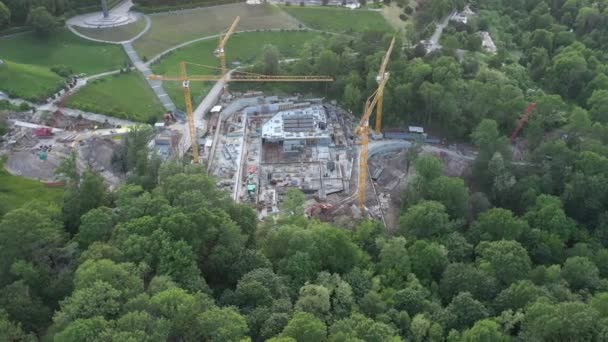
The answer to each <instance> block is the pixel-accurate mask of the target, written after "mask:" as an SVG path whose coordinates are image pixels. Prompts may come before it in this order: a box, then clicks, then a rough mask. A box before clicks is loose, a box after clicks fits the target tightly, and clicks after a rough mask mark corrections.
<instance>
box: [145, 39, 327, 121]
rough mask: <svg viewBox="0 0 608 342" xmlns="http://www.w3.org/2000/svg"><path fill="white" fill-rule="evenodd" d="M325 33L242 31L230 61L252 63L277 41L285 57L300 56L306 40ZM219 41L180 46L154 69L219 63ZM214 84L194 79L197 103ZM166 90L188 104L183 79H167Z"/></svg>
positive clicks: (172, 72) (195, 71) (171, 72)
mask: <svg viewBox="0 0 608 342" xmlns="http://www.w3.org/2000/svg"><path fill="white" fill-rule="evenodd" d="M321 36H322V35H321V34H319V33H316V32H306V31H295V32H248V33H239V34H236V35H235V36H233V37H232V38H231V39H230V40H229V41H228V45H226V57H227V60H228V63H229V65H230V63H232V62H235V61H239V62H241V63H242V64H252V63H254V62H255V61H256V60H257V59H258V57H259V56H260V55H261V53H262V50H263V47H264V45H266V44H273V45H275V46H276V47H277V48H278V49H279V51H280V53H281V57H283V58H286V57H295V56H298V54H299V52H300V51H301V49H302V46H303V45H304V43H306V42H307V41H310V40H312V39H315V38H318V37H321ZM216 45H217V42H216V40H215V39H212V40H206V41H201V42H198V43H194V44H192V45H189V46H186V47H184V48H181V49H178V50H176V51H175V52H173V53H172V54H171V55H169V56H167V57H165V58H164V59H163V60H162V61H161V62H160V63H157V64H154V65H152V71H153V72H154V73H155V74H158V75H168V76H177V75H179V72H180V71H179V70H180V69H179V64H180V62H181V61H187V62H192V63H197V64H203V65H210V66H215V67H219V61H218V59H217V58H216V57H215V56H214V55H213V51H214V49H215V47H216ZM188 73H189V74H191V75H208V74H214V73H216V72H214V70H212V69H207V68H202V67H197V66H189V67H188ZM211 86H212V83H200V82H192V83H191V85H190V89H191V91H192V94H193V97H194V101H195V102H194V103H195V105H196V104H198V103H199V102H200V100H201V99H202V98H203V96H204V95H205V94H206V92H207V90H208V89H209V87H211ZM165 90H166V91H167V93H168V94H169V96H170V97H171V99H172V100H173V102H174V103H175V105H176V106H178V107H179V108H181V109H183V108H184V107H185V106H184V98H183V93H182V88H181V84H179V82H166V83H165Z"/></svg>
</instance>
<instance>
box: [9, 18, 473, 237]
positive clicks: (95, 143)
mask: <svg viewBox="0 0 608 342" xmlns="http://www.w3.org/2000/svg"><path fill="white" fill-rule="evenodd" d="M238 22H239V18H238V17H237V18H236V19H235V21H234V22H233V24H232V26H231V27H230V28H229V29H228V31H227V32H226V33H225V34H223V35H220V41H219V45H218V47H217V49H216V51H215V52H216V56H217V57H218V58H219V60H220V65H221V67H220V68H215V69H216V70H215V73H213V74H211V75H197V76H193V77H191V76H189V75H188V73H187V65H188V64H191V63H187V62H182V64H181V75H179V76H161V75H153V74H152V75H149V76H148V79H149V80H150V82H156V83H151V84H152V85H153V86H156V87H159V86H160V85H159V84H161V83H162V82H166V81H172V82H180V83H181V85H182V88H183V91H184V99H185V104H186V112H185V113H173V112H167V113H166V114H165V116H164V120H163V121H162V122H158V123H156V124H155V125H154V127H155V136H154V137H153V138H152V139H151V140H150V142H149V144H148V148H149V150H150V153H152V154H157V155H159V156H160V157H161V158H162V159H163V160H182V161H185V162H191V163H193V164H202V165H204V170H206V172H207V173H208V174H209V175H211V176H213V177H214V179H215V180H216V181H217V185H218V187H219V188H221V189H223V190H224V191H226V193H228V194H229V196H230V197H231V198H232V199H233V200H234V201H236V202H239V203H244V204H249V205H251V206H252V207H254V208H256V209H257V210H258V215H259V219H260V220H265V219H266V218H267V217H268V216H270V215H278V214H281V213H282V203H283V201H284V195H285V193H286V192H287V191H288V190H289V189H291V188H297V189H300V190H301V191H302V192H303V193H304V194H305V195H306V196H307V202H306V213H307V215H308V216H309V217H317V218H320V219H322V220H327V221H341V224H342V225H344V226H352V225H353V224H355V223H356V222H357V221H358V219H362V218H366V217H372V218H376V219H380V220H382V221H383V222H384V223H385V224H386V226H387V227H389V228H395V227H397V225H398V216H399V209H400V207H401V202H400V201H401V197H402V194H403V191H404V188H405V187H406V185H407V182H408V180H409V179H411V174H409V173H408V171H409V170H410V168H409V165H407V164H408V163H409V162H408V157H407V153H408V151H409V149H410V148H411V147H412V145H413V144H414V143H416V144H421V145H423V148H422V150H423V152H425V153H434V154H437V155H439V156H440V157H442V159H444V161H445V164H446V167H447V168H448V169H451V170H452V171H451V172H450V171H449V170H448V173H452V174H454V175H462V174H465V173H466V172H467V169H468V168H469V164H470V162H471V161H472V160H473V157H472V156H470V155H465V154H463V153H462V152H460V151H458V149H456V148H452V149H450V148H447V147H445V146H443V147H442V146H437V145H438V144H440V143H441V142H440V141H439V140H438V139H432V138H430V137H428V136H427V135H426V133H425V131H424V128H423V127H414V126H412V127H409V129H404V130H397V131H395V130H389V131H386V130H383V129H382V101H383V92H384V87H385V85H386V83H387V81H388V79H389V73H388V72H387V71H386V68H387V64H388V62H389V59H390V54H391V52H392V50H393V47H394V44H395V39H394V38H393V40H392V41H391V44H390V46H389V48H388V50H387V52H386V54H385V56H384V58H383V60H382V64H381V66H380V69H379V71H378V77H377V82H378V89H377V90H376V91H375V92H374V93H373V94H372V95H371V96H370V97H369V98H368V99H367V101H366V104H365V108H364V112H363V115H362V116H360V117H359V118H357V119H356V118H355V116H354V115H353V114H352V113H349V112H347V111H346V110H344V109H342V108H340V107H339V106H338V105H337V103H336V102H335V101H326V100H325V99H324V98H312V97H310V96H303V95H300V94H295V95H293V96H274V95H272V94H264V93H262V92H259V91H248V92H244V93H239V92H235V91H232V92H231V91H230V90H229V83H232V82H265V83H268V82H332V81H333V78H331V77H328V76H323V75H320V76H267V75H260V74H254V73H251V72H246V71H242V70H239V68H235V69H233V70H229V69H228V66H227V65H226V57H225V54H226V51H225V44H226V42H227V41H228V39H229V38H230V36H231V35H232V33H233V32H234V30H235V27H236V25H237V24H238ZM218 71H220V72H221V73H219V74H218V73H217V72H218ZM209 81H215V82H216V84H215V86H214V87H213V88H212V89H211V90H210V91H209V93H208V94H207V95H206V97H205V99H204V100H203V101H202V103H200V104H199V105H198V106H197V107H196V108H194V106H193V104H192V96H191V94H190V82H209ZM79 85H80V83H79V80H76V79H75V80H74V81H73V82H71V83H70V84H69V85H68V87H67V88H66V89H65V91H62V92H61V93H59V94H57V95H56V96H55V97H54V98H51V99H49V100H48V103H47V104H46V105H43V106H38V107H37V108H36V109H35V110H32V111H31V113H30V112H20V113H18V112H15V113H12V114H11V116H10V117H9V118H8V119H9V123H10V126H11V129H10V131H9V133H8V134H7V135H6V136H5V137H4V139H3V143H2V145H0V154H1V155H6V156H7V161H6V163H5V167H6V168H7V170H8V171H9V172H11V173H12V174H14V175H20V176H25V177H28V178H33V179H38V180H41V181H44V182H47V183H48V184H50V185H54V184H57V180H58V179H57V176H56V175H55V171H56V169H57V167H58V166H59V164H60V163H61V161H62V160H63V159H65V158H67V157H68V156H70V155H72V154H73V153H76V156H77V164H78V167H79V169H81V170H84V169H85V168H91V169H93V170H94V171H97V172H99V173H100V174H101V175H102V176H103V177H104V179H105V180H106V182H107V183H108V186H109V187H110V188H111V189H113V188H116V187H117V186H118V185H119V184H120V183H121V182H123V181H125V180H126V179H127V175H125V174H123V173H120V172H117V171H116V170H117V168H116V167H115V165H113V162H114V157H115V154H116V152H117V151H118V150H119V149H120V148H121V140H122V138H121V136H122V135H124V134H126V133H127V132H128V131H129V126H131V125H135V123H134V122H130V121H126V120H121V119H116V118H111V117H106V116H103V115H98V114H94V113H84V112H81V111H77V110H73V109H68V108H64V102H65V98H66V96H69V95H70V94H71V93H72V92H74V91H76V90H77V88H78V86H79ZM55 99H56V100H55ZM372 114H375V127H371V124H370V118H371V117H372ZM433 144H435V145H433ZM188 155H190V156H191V158H188ZM353 219H354V220H353Z"/></svg>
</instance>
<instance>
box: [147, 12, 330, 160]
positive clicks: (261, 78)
mask: <svg viewBox="0 0 608 342" xmlns="http://www.w3.org/2000/svg"><path fill="white" fill-rule="evenodd" d="M240 20H241V17H238V16H237V17H236V18H235V19H234V21H233V22H232V25H231V26H230V28H229V29H228V31H226V33H225V34H221V35H220V38H219V44H218V46H217V48H216V49H215V55H216V56H217V57H218V58H219V59H220V68H219V69H220V71H221V74H220V75H196V76H188V72H187V65H188V64H194V63H187V62H181V64H180V69H181V74H180V76H178V77H169V76H160V75H150V76H148V79H150V80H156V81H175V82H182V88H183V89H184V102H185V104H186V113H187V115H188V130H189V132H190V142H191V144H192V162H193V163H194V164H199V163H200V161H201V157H200V154H199V149H198V142H197V140H198V139H197V131H196V123H195V122H194V109H193V106H192V97H191V91H190V82H208V81H220V80H224V81H225V82H226V84H228V82H331V81H333V80H334V79H333V78H332V77H327V76H269V75H260V74H255V73H249V72H243V71H239V72H238V73H237V75H230V74H228V69H227V67H226V43H228V39H230V37H231V36H232V35H233V34H234V32H235V31H236V27H237V25H238V23H239V21H240ZM195 65H198V64H195ZM199 66H203V67H207V68H211V69H216V70H217V69H218V68H216V67H209V66H207V65H199ZM224 91H227V88H226V85H225V86H224Z"/></svg>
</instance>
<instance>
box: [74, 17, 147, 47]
mask: <svg viewBox="0 0 608 342" xmlns="http://www.w3.org/2000/svg"><path fill="white" fill-rule="evenodd" d="M132 15H135V16H138V17H139V19H138V20H142V19H143V20H144V21H145V22H146V27H144V29H143V30H142V31H141V32H139V33H138V34H137V35H136V36H135V37H133V38H131V39H128V40H125V41H122V42H116V41H112V40H102V39H97V38H92V37H89V36H87V35H85V34H82V33H80V32H78V31H77V30H76V29H75V28H74V25H70V24H67V25H66V26H67V27H68V29H69V30H70V31H72V33H74V34H75V35H77V36H79V37H80V38H83V39H86V40H92V41H94V42H98V43H106V44H124V43H130V42H134V41H135V40H137V39H139V38H140V37H141V36H143V35H144V34H146V32H148V30H150V27H152V21H151V20H150V18H149V17H148V16H147V15H145V14H143V13H133V14H132ZM76 26H77V25H76Z"/></svg>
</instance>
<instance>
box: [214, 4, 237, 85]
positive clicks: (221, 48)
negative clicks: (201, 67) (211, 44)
mask: <svg viewBox="0 0 608 342" xmlns="http://www.w3.org/2000/svg"><path fill="white" fill-rule="evenodd" d="M239 21H241V17H239V16H237V17H236V18H235V19H234V21H233V22H232V25H230V28H229V29H228V31H226V33H225V34H223V35H222V34H220V42H219V44H218V45H217V49H215V55H216V56H217V57H218V58H219V59H220V67H221V69H222V76H224V75H226V73H227V72H228V69H227V68H226V43H228V39H230V37H232V34H233V33H234V31H235V30H236V26H237V25H238V24H239Z"/></svg>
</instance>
